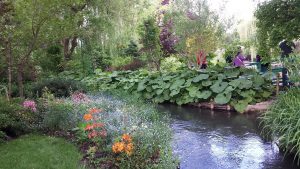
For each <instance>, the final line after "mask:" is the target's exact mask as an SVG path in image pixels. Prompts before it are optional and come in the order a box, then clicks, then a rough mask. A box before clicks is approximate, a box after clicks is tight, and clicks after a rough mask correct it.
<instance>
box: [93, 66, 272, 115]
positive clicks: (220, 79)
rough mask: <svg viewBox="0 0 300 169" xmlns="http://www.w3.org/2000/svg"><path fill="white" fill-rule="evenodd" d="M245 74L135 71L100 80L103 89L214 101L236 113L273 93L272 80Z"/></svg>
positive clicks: (160, 97) (160, 98) (149, 96)
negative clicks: (227, 106)
mask: <svg viewBox="0 0 300 169" xmlns="http://www.w3.org/2000/svg"><path fill="white" fill-rule="evenodd" d="M222 71H224V70H222ZM245 72H247V71H245V70H243V71H241V70H239V69H235V68H234V69H229V70H225V72H224V73H223V72H218V71H206V72H205V73H204V72H201V73H200V74H199V72H197V71H193V70H183V71H178V72H170V73H151V72H149V73H141V72H139V71H133V72H114V73H112V74H109V73H105V74H104V73H103V74H101V77H98V79H101V82H99V83H101V87H102V89H104V88H105V89H113V88H121V89H125V90H128V91H129V92H133V93H139V94H140V95H141V96H142V97H144V98H146V99H151V100H153V101H155V102H157V103H161V102H164V101H169V102H175V103H177V104H187V103H191V102H195V101H200V102H210V101H212V100H213V101H214V102H215V103H216V104H229V103H230V104H231V105H232V106H234V108H235V109H236V110H237V111H239V112H243V111H244V110H245V108H246V107H247V105H248V104H250V103H255V102H258V101H262V100H265V99H267V98H269V97H270V95H271V93H272V90H271V89H272V88H271V87H270V86H271V83H270V79H269V78H267V77H264V76H261V75H259V74H258V73H256V74H254V75H253V73H251V75H248V74H247V73H245ZM245 74H247V75H245ZM90 81H91V80H89V83H91V82H90ZM99 86H100V85H99Z"/></svg>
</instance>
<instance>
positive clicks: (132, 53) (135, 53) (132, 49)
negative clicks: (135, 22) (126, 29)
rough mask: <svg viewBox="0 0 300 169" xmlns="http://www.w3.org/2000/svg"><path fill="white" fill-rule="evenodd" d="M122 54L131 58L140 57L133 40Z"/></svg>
mask: <svg viewBox="0 0 300 169" xmlns="http://www.w3.org/2000/svg"><path fill="white" fill-rule="evenodd" d="M124 54H125V55H127V56H133V57H138V56H139V55H140V54H139V49H138V46H137V44H136V43H135V42H134V41H133V40H131V41H130V42H129V44H128V47H127V48H126V49H124Z"/></svg>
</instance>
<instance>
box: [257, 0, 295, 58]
mask: <svg viewBox="0 0 300 169" xmlns="http://www.w3.org/2000/svg"><path fill="white" fill-rule="evenodd" d="M299 16H300V1H299V0H286V1H282V0H270V1H265V2H263V3H261V4H259V5H258V8H257V10H256V12H255V17H256V19H257V23H256V26H257V36H258V46H259V53H260V54H261V55H263V56H269V55H270V49H271V48H276V47H278V43H279V42H280V41H282V40H283V39H285V40H288V41H292V40H295V39H299V38H300V27H299V24H300V17H299Z"/></svg>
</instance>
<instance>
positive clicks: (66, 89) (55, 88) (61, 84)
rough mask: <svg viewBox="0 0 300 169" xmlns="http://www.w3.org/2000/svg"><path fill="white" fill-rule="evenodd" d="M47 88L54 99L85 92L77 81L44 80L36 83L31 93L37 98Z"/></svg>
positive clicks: (83, 87)
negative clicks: (75, 92) (78, 91)
mask: <svg viewBox="0 0 300 169" xmlns="http://www.w3.org/2000/svg"><path fill="white" fill-rule="evenodd" d="M44 88H47V89H48V90H49V91H50V92H51V93H53V94H54V96H55V97H68V96H70V95H71V92H72V91H77V90H80V91H85V86H84V85H83V84H81V83H80V82H78V81H75V80H71V79H61V78H58V79H56V78H55V79H46V80H43V81H41V82H37V83H36V84H34V86H33V89H32V90H33V93H34V94H35V95H37V96H38V97H41V96H42V91H43V89H44Z"/></svg>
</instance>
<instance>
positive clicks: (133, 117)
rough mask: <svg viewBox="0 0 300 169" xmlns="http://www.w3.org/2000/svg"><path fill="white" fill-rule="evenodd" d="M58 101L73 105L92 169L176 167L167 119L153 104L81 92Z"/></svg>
mask: <svg viewBox="0 0 300 169" xmlns="http://www.w3.org/2000/svg"><path fill="white" fill-rule="evenodd" d="M76 95H77V96H76ZM59 102H60V104H66V105H70V104H71V105H72V106H73V109H74V111H73V116H74V117H77V124H78V125H77V127H76V128H74V129H72V131H73V132H75V136H76V142H77V144H78V145H79V146H80V149H81V151H82V153H83V154H84V157H83V159H82V163H84V165H86V166H89V167H91V168H176V163H175V160H174V158H173V155H172V151H171V147H170V141H171V130H170V128H169V126H168V118H167V117H165V116H163V115H162V114H161V113H158V112H156V110H155V109H154V108H153V107H151V105H145V104H143V103H141V102H139V101H136V100H134V101H133V100H127V101H120V100H119V99H116V98H112V97H107V96H104V95H98V96H86V95H84V94H82V93H75V95H73V96H72V97H71V99H65V100H61V101H59ZM134 102H135V103H134ZM137 105H138V106H137Z"/></svg>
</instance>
